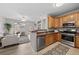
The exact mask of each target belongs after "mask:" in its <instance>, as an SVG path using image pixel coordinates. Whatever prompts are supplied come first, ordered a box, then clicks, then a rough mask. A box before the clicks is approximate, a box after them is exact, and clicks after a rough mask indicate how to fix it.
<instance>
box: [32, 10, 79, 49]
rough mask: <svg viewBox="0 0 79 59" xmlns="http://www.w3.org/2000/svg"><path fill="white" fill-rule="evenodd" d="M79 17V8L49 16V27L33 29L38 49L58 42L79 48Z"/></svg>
mask: <svg viewBox="0 0 79 59" xmlns="http://www.w3.org/2000/svg"><path fill="white" fill-rule="evenodd" d="M78 17H79V10H75V11H71V12H68V13H65V14H64V15H61V16H48V19H46V21H48V23H47V24H48V29H40V30H35V31H32V33H35V35H36V37H35V38H36V40H35V42H36V51H39V50H41V49H43V48H45V47H47V46H50V45H51V44H53V43H56V42H61V43H63V44H66V45H68V46H71V47H73V48H79V20H78V19H79V18H78ZM43 24H44V23H43ZM34 46H35V45H34ZM34 48H35V47H34Z"/></svg>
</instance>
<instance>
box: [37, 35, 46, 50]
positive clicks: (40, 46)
mask: <svg viewBox="0 0 79 59" xmlns="http://www.w3.org/2000/svg"><path fill="white" fill-rule="evenodd" d="M44 37H45V36H44V35H42V36H39V37H37V50H38V51H39V50H41V49H43V48H44V47H45V39H44Z"/></svg>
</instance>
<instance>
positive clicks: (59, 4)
mask: <svg viewBox="0 0 79 59" xmlns="http://www.w3.org/2000/svg"><path fill="white" fill-rule="evenodd" d="M63 4H64V3H53V6H54V7H61V6H63Z"/></svg>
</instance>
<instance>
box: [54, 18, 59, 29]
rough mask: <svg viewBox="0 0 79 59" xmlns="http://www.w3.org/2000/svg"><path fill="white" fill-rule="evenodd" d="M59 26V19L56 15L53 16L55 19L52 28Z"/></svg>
mask: <svg viewBox="0 0 79 59" xmlns="http://www.w3.org/2000/svg"><path fill="white" fill-rule="evenodd" d="M59 27H60V19H59V18H58V17H57V18H55V21H54V28H59Z"/></svg>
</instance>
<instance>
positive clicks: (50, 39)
mask: <svg viewBox="0 0 79 59" xmlns="http://www.w3.org/2000/svg"><path fill="white" fill-rule="evenodd" d="M57 41H61V34H60V33H51V34H47V35H46V36H45V45H46V46H48V45H50V44H52V43H55V42H57Z"/></svg>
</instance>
